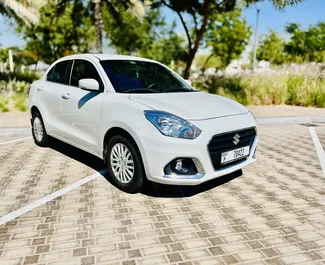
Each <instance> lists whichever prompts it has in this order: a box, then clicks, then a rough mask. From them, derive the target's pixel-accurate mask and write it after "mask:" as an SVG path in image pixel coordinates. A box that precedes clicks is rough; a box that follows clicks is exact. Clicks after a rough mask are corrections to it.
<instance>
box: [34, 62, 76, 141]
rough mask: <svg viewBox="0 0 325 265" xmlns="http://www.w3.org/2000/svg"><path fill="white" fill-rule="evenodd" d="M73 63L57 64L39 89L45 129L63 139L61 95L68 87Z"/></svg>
mask: <svg viewBox="0 0 325 265" xmlns="http://www.w3.org/2000/svg"><path fill="white" fill-rule="evenodd" d="M70 70H71V61H70V60H66V61H61V62H58V63H57V64H55V65H54V66H53V67H52V68H51V70H50V71H49V72H48V74H47V75H46V79H45V81H43V82H42V83H41V84H40V85H39V86H38V87H37V101H38V105H39V108H40V111H41V115H42V117H43V120H44V122H45V127H46V130H47V132H48V133H49V134H50V135H54V136H59V137H63V138H64V136H65V133H64V131H65V129H64V125H63V122H62V117H61V102H60V101H61V95H62V94H64V91H65V89H66V88H67V87H68V83H69V77H70Z"/></svg>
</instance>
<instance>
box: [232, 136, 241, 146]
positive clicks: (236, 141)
mask: <svg viewBox="0 0 325 265" xmlns="http://www.w3.org/2000/svg"><path fill="white" fill-rule="evenodd" d="M239 138H240V136H239V135H238V133H236V134H235V136H234V137H233V139H234V140H233V141H232V142H233V143H234V145H237V144H238V143H239V141H240V140H239Z"/></svg>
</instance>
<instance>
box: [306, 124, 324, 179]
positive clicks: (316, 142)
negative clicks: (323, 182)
mask: <svg viewBox="0 0 325 265" xmlns="http://www.w3.org/2000/svg"><path fill="white" fill-rule="evenodd" d="M309 133H310V135H311V138H312V139H313V142H314V146H315V149H316V152H317V155H318V159H319V163H320V165H321V167H322V170H323V173H324V176H325V152H324V149H323V147H322V144H321V142H320V141H319V138H318V136H317V133H316V131H315V128H313V127H309Z"/></svg>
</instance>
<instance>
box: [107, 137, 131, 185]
mask: <svg viewBox="0 0 325 265" xmlns="http://www.w3.org/2000/svg"><path fill="white" fill-rule="evenodd" d="M110 163H111V168H112V170H113V173H114V175H115V177H116V178H117V179H118V180H119V181H120V182H121V183H124V184H126V183H129V182H130V181H131V180H132V178H133V176H134V161H133V157H132V154H131V152H130V150H129V149H128V148H127V147H126V146H125V145H124V144H122V143H117V144H115V145H114V146H113V148H112V150H111V155H110Z"/></svg>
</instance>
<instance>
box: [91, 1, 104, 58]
mask: <svg viewBox="0 0 325 265" xmlns="http://www.w3.org/2000/svg"><path fill="white" fill-rule="evenodd" d="M93 3H94V6H95V8H94V9H95V14H94V17H95V26H96V47H97V52H98V53H103V15H102V5H101V0H93Z"/></svg>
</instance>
